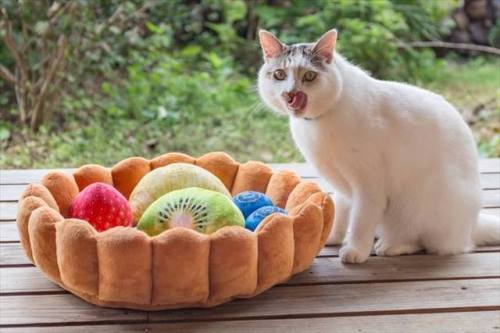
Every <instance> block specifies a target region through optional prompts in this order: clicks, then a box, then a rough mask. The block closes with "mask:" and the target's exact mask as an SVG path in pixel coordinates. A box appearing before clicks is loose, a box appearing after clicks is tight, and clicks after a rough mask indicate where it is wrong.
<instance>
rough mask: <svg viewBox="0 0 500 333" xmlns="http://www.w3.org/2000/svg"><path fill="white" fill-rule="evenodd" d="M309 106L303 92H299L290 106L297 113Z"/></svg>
mask: <svg viewBox="0 0 500 333" xmlns="http://www.w3.org/2000/svg"><path fill="white" fill-rule="evenodd" d="M306 104H307V95H306V94H305V93H303V92H302V91H297V92H296V93H295V94H294V95H293V97H292V100H291V101H290V102H289V103H288V106H289V107H290V108H292V109H294V110H296V111H299V110H302V109H303V108H304V107H305V106H306Z"/></svg>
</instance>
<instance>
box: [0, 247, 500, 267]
mask: <svg viewBox="0 0 500 333" xmlns="http://www.w3.org/2000/svg"><path fill="white" fill-rule="evenodd" d="M475 252H477V253H483V252H500V246H482V247H479V248H477V249H476V250H475ZM332 256H338V247H326V248H324V249H323V250H321V252H320V253H319V257H332ZM9 265H31V262H30V261H29V260H28V259H27V258H26V256H25V255H24V251H23V249H22V248H21V244H20V243H18V242H16V243H0V266H9Z"/></svg>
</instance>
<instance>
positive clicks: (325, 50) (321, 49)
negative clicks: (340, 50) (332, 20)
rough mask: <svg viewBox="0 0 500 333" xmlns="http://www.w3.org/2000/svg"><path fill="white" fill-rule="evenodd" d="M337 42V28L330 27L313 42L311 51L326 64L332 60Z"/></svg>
mask: <svg viewBox="0 0 500 333" xmlns="http://www.w3.org/2000/svg"><path fill="white" fill-rule="evenodd" d="M336 43H337V30H335V29H332V30H330V31H327V32H325V33H324V34H323V36H321V37H320V39H318V41H317V42H316V43H315V44H314V47H313V53H314V54H316V55H318V56H320V57H321V58H323V59H324V60H325V62H326V63H327V64H329V63H331V62H332V59H333V54H334V52H335V44H336Z"/></svg>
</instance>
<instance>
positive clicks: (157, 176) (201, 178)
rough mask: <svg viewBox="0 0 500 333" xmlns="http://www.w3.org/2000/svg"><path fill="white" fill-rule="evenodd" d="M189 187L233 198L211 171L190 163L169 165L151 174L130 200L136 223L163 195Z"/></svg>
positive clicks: (138, 185)
mask: <svg viewBox="0 0 500 333" xmlns="http://www.w3.org/2000/svg"><path fill="white" fill-rule="evenodd" d="M188 187H201V188H204V189H207V190H212V191H216V192H220V193H222V194H224V195H226V196H227V197H230V196H231V194H230V193H229V191H228V190H227V188H226V187H225V186H224V183H222V181H221V180H220V179H219V178H217V176H215V175H214V174H212V173H210V172H209V171H207V170H205V169H203V168H201V167H199V166H196V165H193V164H188V163H173V164H169V165H167V166H164V167H160V168H157V169H155V170H153V171H151V172H149V173H148V174H147V175H146V176H144V177H143V178H142V179H141V180H140V181H139V183H138V184H137V186H136V187H135V188H134V190H133V192H132V194H131V195H130V199H129V202H130V207H131V208H132V214H133V218H134V222H137V221H138V220H139V219H140V218H141V216H142V214H143V213H144V211H145V210H146V209H147V207H149V205H150V204H152V203H153V202H154V201H155V200H157V199H158V198H160V197H161V196H162V195H164V194H166V193H168V192H171V191H175V190H180V189H183V188H188Z"/></svg>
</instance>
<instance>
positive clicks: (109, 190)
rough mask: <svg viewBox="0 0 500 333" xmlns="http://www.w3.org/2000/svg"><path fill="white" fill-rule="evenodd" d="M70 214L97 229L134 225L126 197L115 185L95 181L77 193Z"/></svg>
mask: <svg viewBox="0 0 500 333" xmlns="http://www.w3.org/2000/svg"><path fill="white" fill-rule="evenodd" d="M69 215H70V217H73V218H78V219H82V220H86V221H88V222H89V223H90V224H92V225H93V226H94V228H95V229H96V230H97V231H104V230H107V229H109V228H113V227H116V226H120V225H121V226H126V227H127V226H131V225H132V210H131V209H130V206H129V203H128V201H127V199H125V197H124V196H123V195H122V194H121V193H120V192H118V191H117V190H116V189H115V188H114V187H113V186H110V185H108V184H104V183H93V184H91V185H89V186H87V187H86V188H85V189H84V190H83V191H82V192H80V194H78V195H77V197H76V198H75V200H73V203H72V204H71V207H70V209H69Z"/></svg>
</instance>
